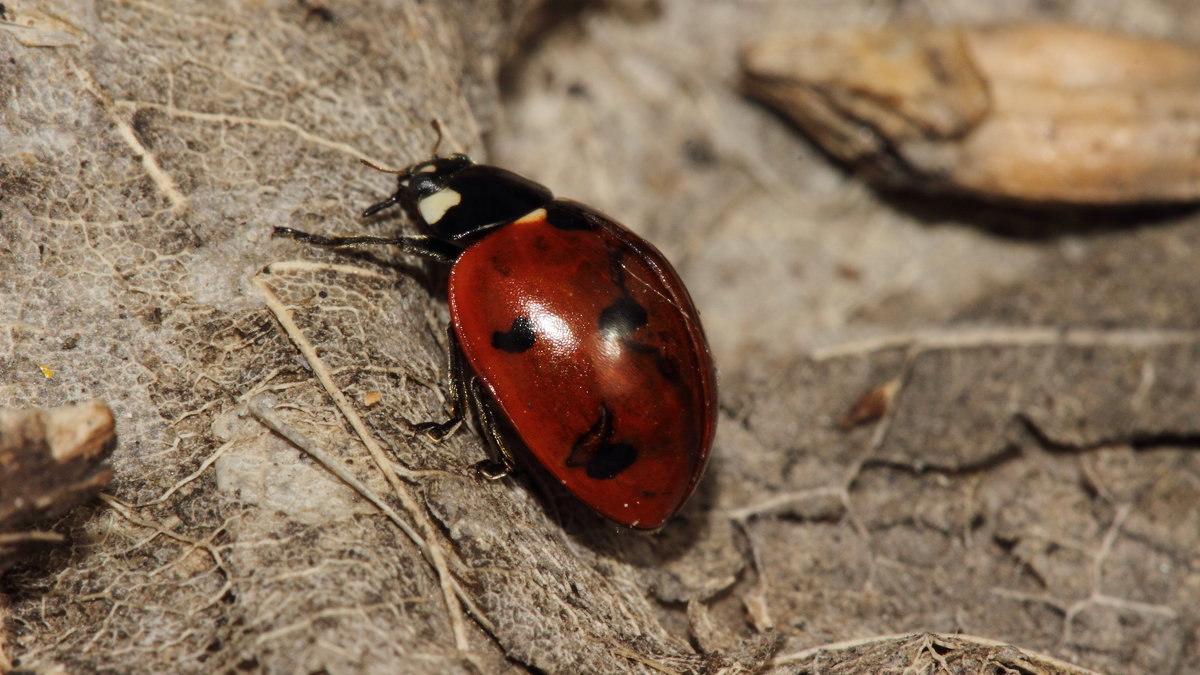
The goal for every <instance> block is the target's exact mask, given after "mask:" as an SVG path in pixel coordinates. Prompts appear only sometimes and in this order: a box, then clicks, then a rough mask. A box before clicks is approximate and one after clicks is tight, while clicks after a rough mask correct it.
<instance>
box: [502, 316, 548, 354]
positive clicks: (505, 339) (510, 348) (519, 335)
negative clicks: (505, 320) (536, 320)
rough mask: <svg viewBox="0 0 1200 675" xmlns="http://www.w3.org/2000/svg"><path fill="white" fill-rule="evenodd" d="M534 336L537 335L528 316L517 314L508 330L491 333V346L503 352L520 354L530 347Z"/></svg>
mask: <svg viewBox="0 0 1200 675" xmlns="http://www.w3.org/2000/svg"><path fill="white" fill-rule="evenodd" d="M536 338H537V335H535V334H534V332H533V322H532V321H530V320H529V317H527V316H518V317H517V318H515V319H513V322H512V327H511V328H509V329H508V332H504V331H496V332H495V333H492V346H493V347H495V348H496V349H499V350H500V351H503V352H508V353H510V354H520V353H521V352H523V351H525V350H527V349H529V348H530V347H532V346H533V342H534V340H535V339H536Z"/></svg>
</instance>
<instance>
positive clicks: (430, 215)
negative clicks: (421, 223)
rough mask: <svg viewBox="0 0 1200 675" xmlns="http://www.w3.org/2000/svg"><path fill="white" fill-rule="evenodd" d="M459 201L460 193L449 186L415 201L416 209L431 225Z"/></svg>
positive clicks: (460, 199)
mask: <svg viewBox="0 0 1200 675" xmlns="http://www.w3.org/2000/svg"><path fill="white" fill-rule="evenodd" d="M461 201H462V195H460V194H458V193H457V192H455V191H454V190H451V189H450V188H443V189H441V190H438V191H437V192H435V193H433V194H431V195H429V196H428V197H426V198H424V199H422V200H421V201H419V202H417V210H418V211H420V212H421V217H422V218H424V219H425V222H426V223H428V224H429V225H433V224H434V223H436V222H437V221H439V220H441V219H442V216H444V215H446V212H447V211H449V210H450V209H452V208H454V207H455V206H458V203H459V202H461Z"/></svg>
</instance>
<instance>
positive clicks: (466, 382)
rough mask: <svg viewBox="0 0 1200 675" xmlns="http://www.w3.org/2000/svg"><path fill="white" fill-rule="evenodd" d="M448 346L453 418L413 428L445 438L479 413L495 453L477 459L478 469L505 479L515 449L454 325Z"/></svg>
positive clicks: (450, 404) (482, 427)
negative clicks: (466, 353)
mask: <svg viewBox="0 0 1200 675" xmlns="http://www.w3.org/2000/svg"><path fill="white" fill-rule="evenodd" d="M446 347H447V348H446V352H447V359H446V360H447V367H446V369H447V371H448V373H449V394H450V397H449V398H450V400H449V408H450V418H449V419H447V420H446V421H445V422H422V423H421V424H414V425H413V426H412V428H413V430H414V431H418V432H421V433H424V434H426V435H427V436H429V437H430V438H432V439H433V440H435V441H441V440H442V439H444V438H446V437H447V436H449V435H450V434H451V433H453V432H454V431H455V430H456V429H458V428H459V427H460V426H462V423H463V421H464V420H465V418H466V416H467V415H468V414H473V415H475V419H477V420H479V426H480V428H481V429H482V433H483V437H484V441H486V442H487V444H488V448H489V449H490V450H491V451H492V454H493V457H492V458H489V459H485V460H483V461H481V462H477V463H476V464H475V470H476V471H478V472H479V473H480V474H481V475H483V476H484V477H485V478H489V479H491V480H496V479H498V478H503V477H505V476H507V475H508V474H510V473H512V470H513V459H512V451H511V450H510V449H509V447H508V441H507V440H506V439H505V438H504V434H503V433H502V432H501V430H500V427H499V426H498V424H497V423H496V413H495V411H494V410H493V408H492V404H491V401H490V400H489V399H488V398H487V394H486V393H485V392H484V391H483V384H482V383H481V382H480V381H479V379H478V378H476V377H475V376H474V375H472V374H471V372H470V370H469V369H468V368H467V364H466V360H465V359H464V357H463V353H462V349H461V348H460V347H459V345H458V336H457V335H455V334H454V326H447V327H446Z"/></svg>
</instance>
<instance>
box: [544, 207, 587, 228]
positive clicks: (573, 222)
mask: <svg viewBox="0 0 1200 675" xmlns="http://www.w3.org/2000/svg"><path fill="white" fill-rule="evenodd" d="M546 222H547V223H550V226H551V227H555V228H558V229H560V230H592V229H595V225H593V224H592V222H591V221H590V220H588V219H587V218H586V217H584V215H583V214H582V213H580V212H579V211H578V210H575V209H569V208H565V207H562V206H559V205H556V204H551V205H550V206H547V207H546Z"/></svg>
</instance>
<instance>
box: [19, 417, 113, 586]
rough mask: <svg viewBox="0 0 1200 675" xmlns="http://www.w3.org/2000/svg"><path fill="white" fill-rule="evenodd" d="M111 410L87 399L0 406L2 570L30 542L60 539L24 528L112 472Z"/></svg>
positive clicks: (80, 497) (89, 491) (91, 491)
mask: <svg viewBox="0 0 1200 675" xmlns="http://www.w3.org/2000/svg"><path fill="white" fill-rule="evenodd" d="M115 446H116V434H115V431H114V426H113V415H112V411H111V410H109V409H108V406H107V405H105V404H103V403H101V402H99V401H91V402H89V403H82V404H79V405H69V406H62V407H60V408H50V409H44V408H27V409H11V408H0V571H3V570H4V569H5V568H7V567H9V566H10V565H12V564H13V563H15V562H18V561H19V560H20V558H21V556H22V555H24V554H25V553H26V552H27V551H28V550H29V549H30V548H32V547H33V546H36V545H40V544H47V543H58V542H60V541H62V537H61V536H59V535H57V534H54V533H51V532H39V531H28V528H29V527H30V526H31V525H33V524H35V523H36V522H37V521H39V520H45V519H46V518H50V517H52V516H56V515H58V514H61V513H63V512H64V511H66V510H67V509H69V508H71V507H72V506H75V505H76V504H78V503H80V502H82V501H84V500H86V499H89V498H91V497H93V496H95V495H96V493H97V492H99V491H100V488H102V487H103V486H104V484H105V483H107V482H108V480H109V479H110V478H111V477H112V470H110V469H109V468H108V465H107V464H105V460H106V459H107V458H108V456H109V455H110V454H111V453H112V451H113V448H114V447H115Z"/></svg>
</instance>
